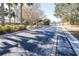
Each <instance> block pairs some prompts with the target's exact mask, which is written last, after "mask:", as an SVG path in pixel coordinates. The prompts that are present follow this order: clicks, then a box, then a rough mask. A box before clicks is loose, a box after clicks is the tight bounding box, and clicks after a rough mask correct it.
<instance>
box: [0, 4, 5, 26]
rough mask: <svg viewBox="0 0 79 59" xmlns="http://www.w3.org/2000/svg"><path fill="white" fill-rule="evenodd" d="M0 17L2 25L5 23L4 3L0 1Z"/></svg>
mask: <svg viewBox="0 0 79 59" xmlns="http://www.w3.org/2000/svg"><path fill="white" fill-rule="evenodd" d="M1 17H2V20H1V22H2V25H5V19H4V3H1Z"/></svg>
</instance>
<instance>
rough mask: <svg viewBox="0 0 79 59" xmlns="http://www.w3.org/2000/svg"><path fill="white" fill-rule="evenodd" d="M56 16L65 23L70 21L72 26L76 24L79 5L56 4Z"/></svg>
mask: <svg viewBox="0 0 79 59" xmlns="http://www.w3.org/2000/svg"><path fill="white" fill-rule="evenodd" d="M55 5H56V7H55V14H54V15H55V16H56V17H59V18H62V19H63V21H70V24H75V19H76V20H77V18H78V15H79V13H78V12H79V3H61V4H60V3H57V4H55Z"/></svg>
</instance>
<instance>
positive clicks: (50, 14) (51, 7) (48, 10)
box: [40, 3, 60, 22]
mask: <svg viewBox="0 0 79 59" xmlns="http://www.w3.org/2000/svg"><path fill="white" fill-rule="evenodd" d="M40 9H41V10H42V11H44V14H45V15H46V16H47V18H49V19H50V20H51V21H56V22H58V21H60V19H58V18H56V17H55V16H54V11H55V4H54V3H41V4H40Z"/></svg>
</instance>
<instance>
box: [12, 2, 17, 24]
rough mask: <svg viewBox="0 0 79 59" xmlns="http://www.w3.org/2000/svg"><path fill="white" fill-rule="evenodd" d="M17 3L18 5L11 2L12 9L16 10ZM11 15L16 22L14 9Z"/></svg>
mask: <svg viewBox="0 0 79 59" xmlns="http://www.w3.org/2000/svg"><path fill="white" fill-rule="evenodd" d="M17 5H18V3H13V7H14V10H16V8H17ZM12 17H13V18H14V23H16V22H15V21H16V19H15V17H16V12H15V11H13V13H12Z"/></svg>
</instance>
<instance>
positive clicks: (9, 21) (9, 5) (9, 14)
mask: <svg viewBox="0 0 79 59" xmlns="http://www.w3.org/2000/svg"><path fill="white" fill-rule="evenodd" d="M8 8H9V24H11V15H10V13H11V11H10V5H8Z"/></svg>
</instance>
